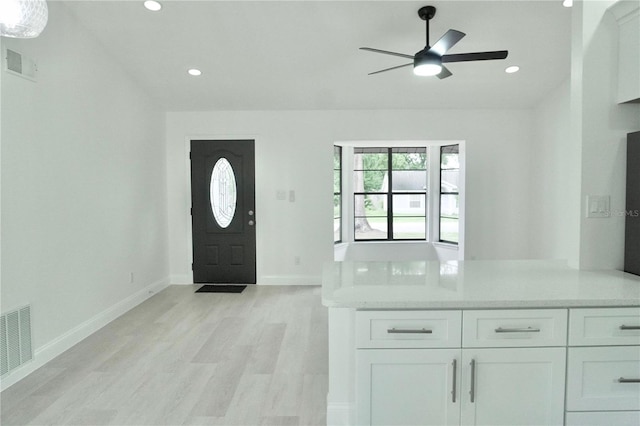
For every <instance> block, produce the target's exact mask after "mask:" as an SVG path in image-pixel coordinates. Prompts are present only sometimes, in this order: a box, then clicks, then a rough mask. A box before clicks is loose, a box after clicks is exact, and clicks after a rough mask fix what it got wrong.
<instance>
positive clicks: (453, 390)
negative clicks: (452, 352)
mask: <svg viewBox="0 0 640 426" xmlns="http://www.w3.org/2000/svg"><path fill="white" fill-rule="evenodd" d="M457 370H458V360H456V359H454V360H453V385H452V386H451V402H454V403H455V402H456V393H457V389H456V386H457V380H456V376H457V375H458V371H457Z"/></svg>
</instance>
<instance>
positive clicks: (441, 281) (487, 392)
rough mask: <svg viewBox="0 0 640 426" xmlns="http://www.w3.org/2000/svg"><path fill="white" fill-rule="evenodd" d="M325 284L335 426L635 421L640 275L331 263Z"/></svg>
mask: <svg viewBox="0 0 640 426" xmlns="http://www.w3.org/2000/svg"><path fill="white" fill-rule="evenodd" d="M322 291H323V303H324V304H325V306H328V307H329V389H328V393H327V424H328V425H344V426H347V425H354V424H365V425H366V424H389V425H398V424H411V425H412V426H418V425H428V424H443V425H451V424H454V425H455V424H463V425H489V424H491V425H500V424H502V425H506V424H508V425H510V426H511V425H517V424H523V425H526V424H536V425H537V426H544V425H560V424H563V421H564V424H565V425H568V426H578V425H580V426H593V425H599V426H602V425H611V426H613V425H615V426H632V425H633V426H638V425H640V421H639V420H640V410H639V409H638V408H637V406H636V405H634V403H637V402H638V401H640V383H636V382H635V379H636V378H640V375H639V376H635V374H634V373H635V371H636V370H637V371H638V373H639V374H640V277H639V276H636V275H632V274H627V273H624V272H622V271H582V270H574V269H571V268H568V267H567V266H566V265H565V264H564V263H563V262H555V261H477V262H457V263H447V264H442V263H440V262H395V261H389V262H332V263H328V264H326V265H325V270H324V274H323V286H322ZM454 361H455V362H454ZM472 361H473V363H474V367H473V374H471V373H472V371H471V370H472V367H471V363H472ZM472 378H473V382H472V380H471V379H472ZM620 378H623V379H626V380H622V381H620ZM472 384H473V387H472ZM472 388H473V402H471V393H470V392H471V389H472ZM585 398H588V399H589V400H588V401H587V400H585Z"/></svg>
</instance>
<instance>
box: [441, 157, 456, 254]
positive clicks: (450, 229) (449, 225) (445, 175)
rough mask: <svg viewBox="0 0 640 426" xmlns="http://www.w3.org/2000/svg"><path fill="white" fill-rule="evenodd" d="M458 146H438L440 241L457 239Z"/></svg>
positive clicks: (454, 241)
mask: <svg viewBox="0 0 640 426" xmlns="http://www.w3.org/2000/svg"><path fill="white" fill-rule="evenodd" d="M459 180H460V162H459V146H458V145H448V146H442V147H440V241H443V242H447V243H455V244H457V243H458V241H459V229H460V225H459V221H460V218H459V216H460V215H459V195H460V193H459V191H460V190H459Z"/></svg>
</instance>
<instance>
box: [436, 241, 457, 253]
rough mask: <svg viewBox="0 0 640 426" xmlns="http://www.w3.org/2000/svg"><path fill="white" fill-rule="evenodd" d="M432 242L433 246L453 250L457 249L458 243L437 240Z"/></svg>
mask: <svg viewBox="0 0 640 426" xmlns="http://www.w3.org/2000/svg"><path fill="white" fill-rule="evenodd" d="M431 244H433V246H434V247H440V248H445V249H447V250H455V251H458V244H453V243H445V242H442V241H438V242H435V241H434V242H433V243H431Z"/></svg>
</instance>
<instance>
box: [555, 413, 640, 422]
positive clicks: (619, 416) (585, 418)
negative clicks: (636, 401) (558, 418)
mask: <svg viewBox="0 0 640 426" xmlns="http://www.w3.org/2000/svg"><path fill="white" fill-rule="evenodd" d="M602 425H612V426H614V425H615V426H638V425H640V411H594V412H590V413H567V426H602Z"/></svg>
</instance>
